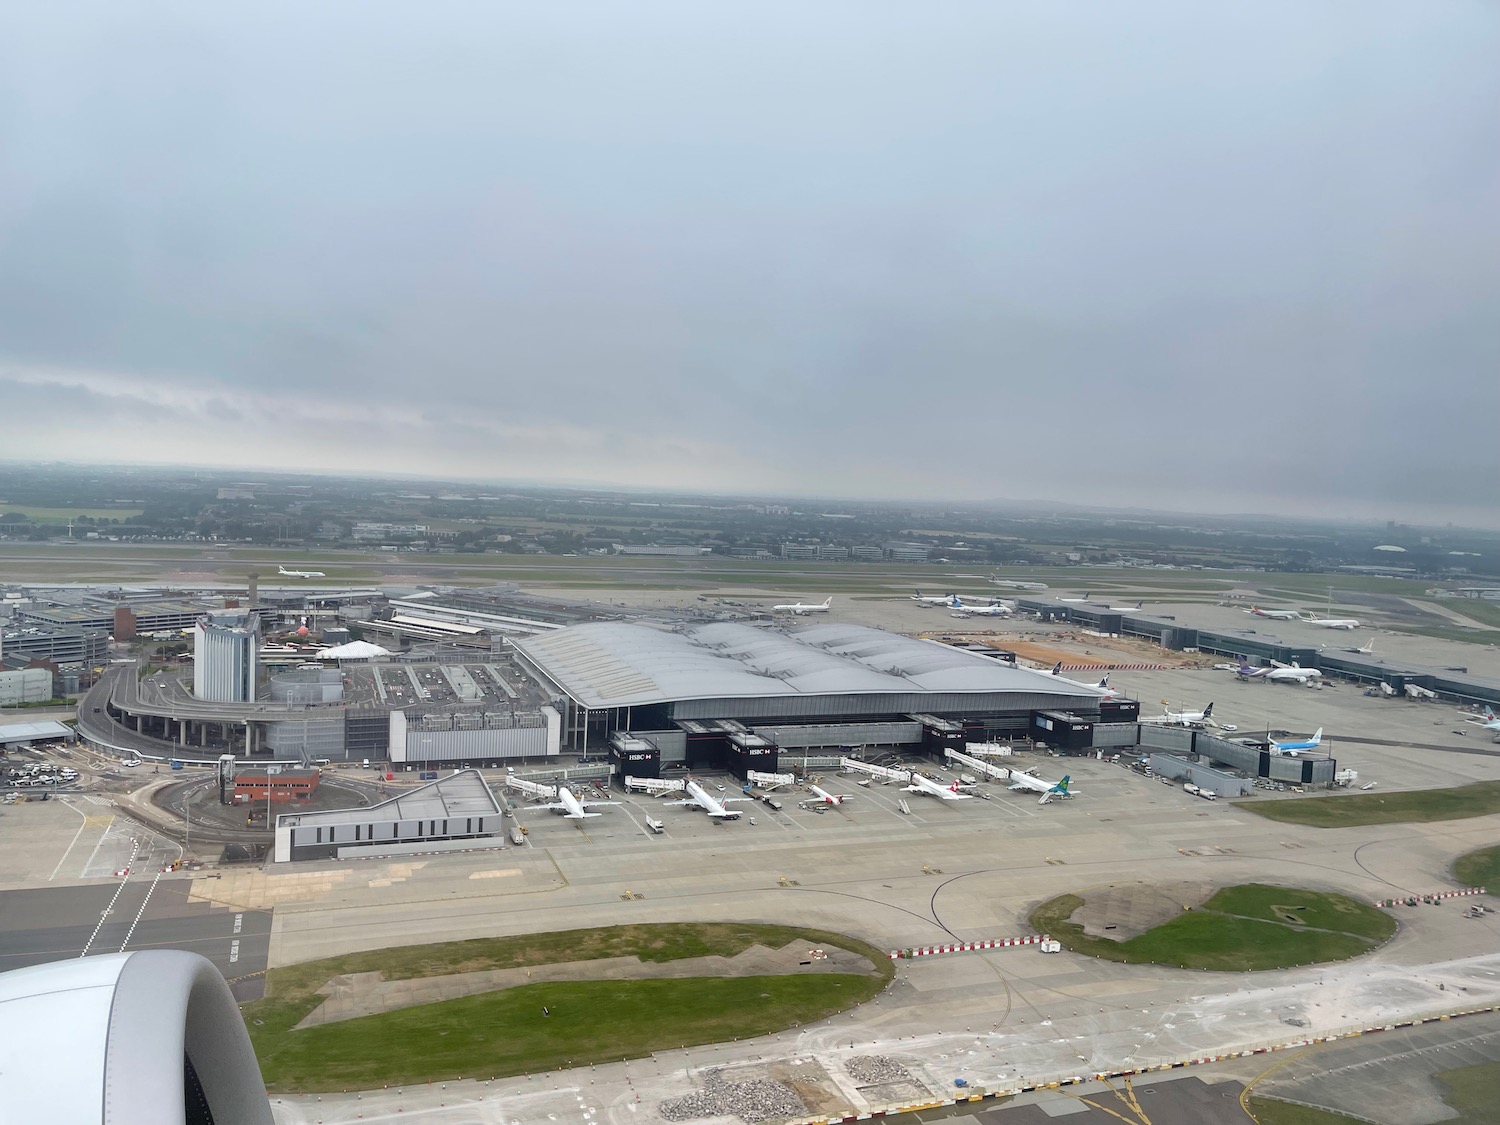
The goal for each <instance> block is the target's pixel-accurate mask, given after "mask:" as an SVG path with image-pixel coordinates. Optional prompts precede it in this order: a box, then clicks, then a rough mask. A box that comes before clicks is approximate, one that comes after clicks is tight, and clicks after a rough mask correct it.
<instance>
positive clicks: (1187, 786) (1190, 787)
mask: <svg viewBox="0 0 1500 1125" xmlns="http://www.w3.org/2000/svg"><path fill="white" fill-rule="evenodd" d="M1182 791H1183V792H1184V793H1191V794H1192V795H1193V796H1194V797H1196V796H1197V795H1198V792H1199V790H1198V787H1197V786H1196V785H1194V784H1193V783H1192V782H1191V781H1184V782H1183V783H1182Z"/></svg>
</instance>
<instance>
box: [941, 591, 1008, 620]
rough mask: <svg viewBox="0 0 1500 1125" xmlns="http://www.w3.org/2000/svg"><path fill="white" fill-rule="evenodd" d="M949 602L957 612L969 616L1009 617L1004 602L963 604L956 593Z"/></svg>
mask: <svg viewBox="0 0 1500 1125" xmlns="http://www.w3.org/2000/svg"><path fill="white" fill-rule="evenodd" d="M951 604H952V606H953V608H954V609H956V610H958V612H959V613H963V614H967V615H968V616H970V617H1009V616H1010V614H1011V608H1010V606H1008V605H1006V604H1005V603H1004V602H991V603H990V604H989V605H964V603H963V600H962V599H961V598H960V597H959V596H958V595H957V594H954V595H953V601H952V603H951Z"/></svg>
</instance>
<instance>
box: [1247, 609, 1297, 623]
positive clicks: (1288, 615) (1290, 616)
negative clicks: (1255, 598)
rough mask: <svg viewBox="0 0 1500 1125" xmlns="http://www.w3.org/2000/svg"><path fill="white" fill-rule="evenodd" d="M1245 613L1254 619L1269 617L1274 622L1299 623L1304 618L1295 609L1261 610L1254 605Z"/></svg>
mask: <svg viewBox="0 0 1500 1125" xmlns="http://www.w3.org/2000/svg"><path fill="white" fill-rule="evenodd" d="M1245 612H1246V613H1248V614H1250V615H1252V616H1254V617H1268V618H1270V619H1271V620H1272V621H1297V620H1300V619H1301V617H1302V615H1301V614H1300V613H1298V612H1297V611H1296V610H1295V609H1261V608H1260V607H1259V606H1254V605H1253V606H1251V607H1250V608H1249V609H1247V610H1245Z"/></svg>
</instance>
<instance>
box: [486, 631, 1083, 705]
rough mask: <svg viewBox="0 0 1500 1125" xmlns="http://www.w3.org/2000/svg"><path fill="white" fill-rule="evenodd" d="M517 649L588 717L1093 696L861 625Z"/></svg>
mask: <svg viewBox="0 0 1500 1125" xmlns="http://www.w3.org/2000/svg"><path fill="white" fill-rule="evenodd" d="M513 643H514V644H515V646H516V647H517V648H518V649H520V650H521V651H522V652H524V653H525V654H526V655H527V657H529V658H530V659H531V660H532V661H534V662H535V663H536V664H537V665H538V666H539V667H540V668H541V669H542V670H543V671H545V672H546V673H547V675H548V676H550V677H551V678H552V679H553V680H554V681H555V682H556V683H557V684H558V685H559V686H561V687H562V688H563V690H565V691H566V692H567V693H568V694H569V695H571V696H572V697H573V698H574V699H576V700H577V701H578V702H579V703H581V704H582V705H583V706H585V707H589V708H591V709H602V708H608V707H641V706H646V705H649V704H653V703H667V702H670V701H673V700H679V699H735V698H758V697H768V696H779V695H859V694H877V693H896V692H899V693H906V694H910V693H912V692H932V693H936V692H946V693H953V692H960V693H962V692H974V693H994V692H1024V693H1028V694H1031V695H1055V696H1067V697H1072V698H1077V697H1078V696H1079V695H1081V694H1088V693H1089V689H1087V688H1081V687H1079V686H1078V685H1076V684H1071V683H1061V684H1060V683H1059V682H1058V681H1057V680H1055V679H1053V678H1052V677H1050V676H1046V675H1044V674H1041V673H1037V672H1033V671H1030V670H1029V669H1025V668H1015V667H1012V666H1010V665H1008V664H1002V663H999V662H997V661H995V660H992V659H990V658H988V657H984V656H976V655H974V654H973V653H968V652H963V651H962V650H960V649H955V648H950V647H949V646H947V645H943V644H938V643H937V642H935V641H924V640H920V639H917V638H914V637H903V636H901V635H899V634H896V633H887V632H885V631H883V630H881V629H872V628H868V627H866V626H862V625H842V624H836V623H828V624H818V625H810V626H807V627H805V628H802V629H798V630H796V631H795V632H791V633H782V632H777V631H775V630H770V629H761V628H756V627H755V626H752V625H741V624H737V623H727V622H721V623H716V624H711V625H698V626H693V627H690V628H687V629H684V630H681V631H679V632H668V631H666V630H662V629H655V628H651V627H650V626H645V625H633V624H628V623H625V622H609V621H603V622H593V623H589V624H584V625H572V626H569V627H568V628H566V629H560V630H558V631H557V632H555V633H549V634H547V635H546V636H539V637H527V638H525V639H524V640H516V641H514V642H513Z"/></svg>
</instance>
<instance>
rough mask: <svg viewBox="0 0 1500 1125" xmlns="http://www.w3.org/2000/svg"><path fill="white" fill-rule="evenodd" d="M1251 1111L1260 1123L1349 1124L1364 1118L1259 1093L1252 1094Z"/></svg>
mask: <svg viewBox="0 0 1500 1125" xmlns="http://www.w3.org/2000/svg"><path fill="white" fill-rule="evenodd" d="M1250 1111H1251V1112H1252V1113H1254V1114H1255V1120H1256V1121H1257V1122H1258V1125H1348V1123H1349V1122H1358V1121H1362V1120H1364V1119H1363V1118H1360V1117H1349V1116H1347V1115H1345V1114H1342V1113H1333V1112H1332V1111H1330V1110H1326V1109H1314V1108H1313V1107H1312V1106H1310V1105H1297V1104H1295V1103H1293V1102H1284V1101H1280V1100H1279V1099H1277V1098H1266V1097H1262V1096H1260V1095H1259V1094H1251V1095H1250Z"/></svg>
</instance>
